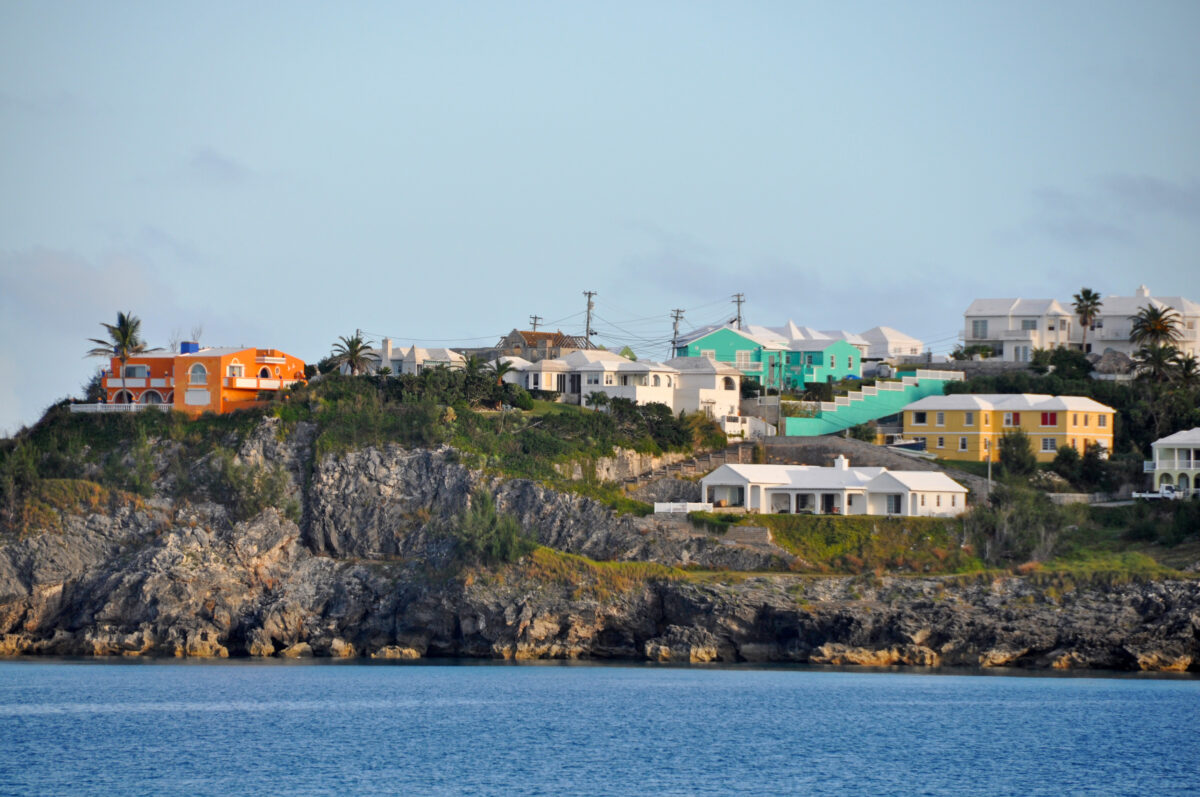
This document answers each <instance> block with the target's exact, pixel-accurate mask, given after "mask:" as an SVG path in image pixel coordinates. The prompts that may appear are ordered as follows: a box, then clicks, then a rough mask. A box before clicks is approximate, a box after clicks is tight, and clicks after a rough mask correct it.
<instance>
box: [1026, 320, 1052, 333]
mask: <svg viewBox="0 0 1200 797" xmlns="http://www.w3.org/2000/svg"><path fill="white" fill-rule="evenodd" d="M1021 329H1023V330H1026V331H1028V330H1031V329H1032V330H1037V319H1036V318H1022V319H1021ZM1050 329H1052V330H1053V329H1054V327H1053V326H1052V327H1050Z"/></svg>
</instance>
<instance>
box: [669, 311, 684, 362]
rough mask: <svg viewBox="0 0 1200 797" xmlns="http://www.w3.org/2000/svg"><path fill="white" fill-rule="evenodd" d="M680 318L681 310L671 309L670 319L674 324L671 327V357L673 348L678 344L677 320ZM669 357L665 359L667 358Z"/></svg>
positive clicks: (673, 352)
mask: <svg viewBox="0 0 1200 797" xmlns="http://www.w3.org/2000/svg"><path fill="white" fill-rule="evenodd" d="M681 318H683V311H682V310H678V309H676V310H672V311H671V320H672V321H673V322H674V326H672V328H671V357H674V356H675V349H676V347H677V346H678V345H679V343H678V341H679V320H680V319H681ZM671 357H668V358H667V359H668V360H669V359H671Z"/></svg>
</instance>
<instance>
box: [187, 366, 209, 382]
mask: <svg viewBox="0 0 1200 797" xmlns="http://www.w3.org/2000/svg"><path fill="white" fill-rule="evenodd" d="M207 382H208V369H207V368H205V367H204V366H203V365H201V364H200V363H196V364H195V365H193V366H192V367H191V368H189V369H188V383H189V384H192V385H203V384H205V383H207Z"/></svg>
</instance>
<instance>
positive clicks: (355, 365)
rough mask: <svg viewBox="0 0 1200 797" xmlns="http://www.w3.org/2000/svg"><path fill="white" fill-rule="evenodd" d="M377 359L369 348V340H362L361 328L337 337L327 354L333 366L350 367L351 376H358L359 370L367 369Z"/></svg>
mask: <svg viewBox="0 0 1200 797" xmlns="http://www.w3.org/2000/svg"><path fill="white" fill-rule="evenodd" d="M378 359H379V357H378V356H377V355H376V354H375V352H374V351H372V350H371V341H369V340H363V334H362V330H361V329H356V330H354V334H353V335H351V336H350V337H348V338H345V337H343V338H338V342H337V343H335V344H333V350H332V351H331V352H330V355H329V361H330V362H331V363H332V364H333V366H334V367H335V368H340V367H341V366H343V365H344V366H346V367H347V368H349V369H350V375H351V376H358V373H359V372H360V371H365V370H367V369H368V368H370V367H371V364H372V363H373V362H375V361H376V360H378Z"/></svg>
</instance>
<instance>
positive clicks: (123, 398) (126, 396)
mask: <svg viewBox="0 0 1200 797" xmlns="http://www.w3.org/2000/svg"><path fill="white" fill-rule="evenodd" d="M112 403H113V404H132V403H133V394H132V393H130V392H129V391H128V390H119V391H117V395H115V396H113V400H112Z"/></svg>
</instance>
